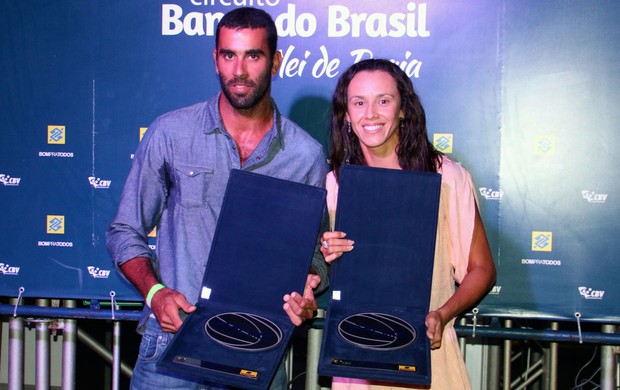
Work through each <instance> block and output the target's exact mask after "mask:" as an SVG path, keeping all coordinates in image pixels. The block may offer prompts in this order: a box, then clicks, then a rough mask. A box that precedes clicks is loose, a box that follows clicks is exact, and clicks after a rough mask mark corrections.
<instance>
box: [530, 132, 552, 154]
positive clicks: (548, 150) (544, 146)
mask: <svg viewBox="0 0 620 390" xmlns="http://www.w3.org/2000/svg"><path fill="white" fill-rule="evenodd" d="M555 144H556V142H555V136H542V135H539V136H538V137H536V141H535V146H534V150H535V154H536V155H537V156H553V155H554V154H555Z"/></svg>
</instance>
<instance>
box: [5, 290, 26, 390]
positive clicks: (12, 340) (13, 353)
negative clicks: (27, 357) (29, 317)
mask: <svg viewBox="0 0 620 390" xmlns="http://www.w3.org/2000/svg"><path fill="white" fill-rule="evenodd" d="M11 301H13V302H14V304H15V305H18V301H17V299H11ZM9 306H10V305H9ZM12 307H13V308H15V306H12ZM8 370H9V372H8V388H9V390H21V389H23V387H24V319H23V318H20V317H11V318H10V319H9V363H8Z"/></svg>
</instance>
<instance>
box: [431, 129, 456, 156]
mask: <svg viewBox="0 0 620 390" xmlns="http://www.w3.org/2000/svg"><path fill="white" fill-rule="evenodd" d="M453 141H454V134H450V133H444V134H433V146H435V149H437V150H439V151H440V152H442V153H446V154H448V153H452V143H453Z"/></svg>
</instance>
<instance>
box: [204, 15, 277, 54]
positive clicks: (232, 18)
mask: <svg viewBox="0 0 620 390" xmlns="http://www.w3.org/2000/svg"><path fill="white" fill-rule="evenodd" d="M222 27H226V28H230V29H234V30H241V29H244V28H250V29H258V28H264V29H265V30H267V44H268V45H269V54H270V55H271V58H273V56H274V55H275V54H276V50H277V47H278V30H277V29H276V24H275V23H274V22H273V19H272V18H271V16H270V15H269V14H268V13H267V12H265V11H263V10H262V9H258V8H251V7H241V8H235V9H234V10H232V11H230V12H228V13H226V15H224V17H222V20H220V21H219V23H218V25H217V29H216V31H215V46H216V47H218V44H219V39H220V29H221V28H222Z"/></svg>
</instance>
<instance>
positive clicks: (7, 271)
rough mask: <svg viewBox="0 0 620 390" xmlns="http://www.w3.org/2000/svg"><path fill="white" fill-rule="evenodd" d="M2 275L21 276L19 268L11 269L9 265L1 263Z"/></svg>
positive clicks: (0, 271) (0, 270)
mask: <svg viewBox="0 0 620 390" xmlns="http://www.w3.org/2000/svg"><path fill="white" fill-rule="evenodd" d="M0 273H2V274H3V275H13V276H16V275H18V274H19V267H11V266H10V265H8V264H4V263H0Z"/></svg>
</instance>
